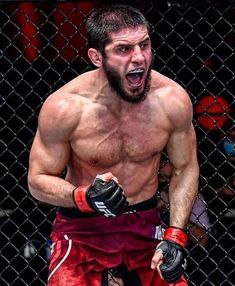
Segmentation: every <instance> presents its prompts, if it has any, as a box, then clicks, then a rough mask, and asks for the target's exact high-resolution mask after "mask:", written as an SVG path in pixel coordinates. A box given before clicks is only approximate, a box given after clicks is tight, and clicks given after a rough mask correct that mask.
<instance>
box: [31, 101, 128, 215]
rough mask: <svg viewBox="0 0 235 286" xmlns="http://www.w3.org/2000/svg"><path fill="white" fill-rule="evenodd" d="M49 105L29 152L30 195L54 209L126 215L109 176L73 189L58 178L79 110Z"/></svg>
mask: <svg viewBox="0 0 235 286" xmlns="http://www.w3.org/2000/svg"><path fill="white" fill-rule="evenodd" d="M48 101H49V102H48ZM48 101H46V102H45V103H44V105H43V108H42V110H41V112H40V116H39V123H38V130H37V133H36V136H35V139H34V142H33V145H32V149H31V152H30V160H29V172H28V186H29V190H30V192H31V194H32V195H33V196H34V197H35V198H36V199H38V200H40V201H42V202H46V203H48V204H51V205H54V206H61V207H75V208H78V209H79V210H80V211H82V212H97V213H99V214H102V215H104V216H107V217H115V216H117V215H119V214H121V213H123V212H125V211H126V209H127V206H128V202H127V200H126V197H125V196H124V192H123V190H122V188H121V186H120V185H119V184H118V181H117V178H116V177H115V176H113V174H112V173H110V172H108V173H105V174H102V175H99V176H96V178H94V179H95V180H94V181H93V182H91V183H90V184H88V185H86V186H74V185H73V184H72V183H70V182H68V181H66V180H64V179H62V178H61V177H60V175H61V173H62V172H63V171H64V169H65V167H66V165H67V163H68V161H69V157H70V152H71V146H70V138H71V136H72V134H73V132H74V130H75V129H76V127H77V126H78V124H79V122H78V121H79V119H78V115H77V114H78V112H79V110H78V107H77V108H76V106H75V108H74V104H72V106H71V104H70V103H68V102H71V100H67V101H66V100H63V99H62V102H59V101H58V100H56V101H55V100H53V99H49V100H48ZM51 101H52V102H51ZM67 104H69V106H67ZM77 176H79V174H77Z"/></svg>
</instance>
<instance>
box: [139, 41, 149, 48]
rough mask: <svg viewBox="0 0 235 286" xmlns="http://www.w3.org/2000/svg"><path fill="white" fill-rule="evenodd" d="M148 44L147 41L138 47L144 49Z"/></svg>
mask: <svg viewBox="0 0 235 286" xmlns="http://www.w3.org/2000/svg"><path fill="white" fill-rule="evenodd" d="M148 46H149V43H147V42H146V43H143V44H142V45H141V46H140V47H141V49H146V48H148Z"/></svg>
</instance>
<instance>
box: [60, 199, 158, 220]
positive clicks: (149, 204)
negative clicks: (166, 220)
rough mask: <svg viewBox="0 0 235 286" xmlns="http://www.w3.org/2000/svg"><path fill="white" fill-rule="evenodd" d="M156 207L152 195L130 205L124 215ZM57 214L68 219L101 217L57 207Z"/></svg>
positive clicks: (96, 214)
mask: <svg viewBox="0 0 235 286" xmlns="http://www.w3.org/2000/svg"><path fill="white" fill-rule="evenodd" d="M156 206H157V197H156V195H154V197H152V198H151V199H149V200H146V201H143V202H140V203H138V204H134V205H130V206H129V207H128V209H127V211H126V213H133V212H139V211H146V210H149V209H152V208H154V207H156ZM57 211H58V213H60V214H61V215H63V216H66V217H69V218H89V217H97V216H102V215H101V214H98V213H95V212H92V213H84V212H81V211H80V210H79V209H75V208H73V209H70V208H63V207H58V208H57Z"/></svg>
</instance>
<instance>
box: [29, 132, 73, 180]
mask: <svg viewBox="0 0 235 286" xmlns="http://www.w3.org/2000/svg"><path fill="white" fill-rule="evenodd" d="M68 158H69V145H68V143H67V142H64V141H62V140H54V141H53V142H51V141H50V140H48V141H47V142H45V140H43V139H42V136H41V135H40V133H39V131H38V132H37V134H36V136H35V139H34V142H33V145H32V148H31V152H30V170H31V171H33V172H36V173H37V175H40V174H48V175H59V174H60V173H61V172H62V171H63V170H64V168H65V166H66V164H67V161H68Z"/></svg>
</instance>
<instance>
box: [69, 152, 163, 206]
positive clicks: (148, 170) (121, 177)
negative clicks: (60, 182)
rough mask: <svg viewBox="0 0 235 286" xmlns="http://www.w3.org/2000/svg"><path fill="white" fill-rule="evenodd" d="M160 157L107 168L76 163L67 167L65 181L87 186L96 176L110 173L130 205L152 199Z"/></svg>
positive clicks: (123, 162)
mask: <svg viewBox="0 0 235 286" xmlns="http://www.w3.org/2000/svg"><path fill="white" fill-rule="evenodd" d="M159 158H160V155H156V156H154V157H152V158H151V159H148V160H144V161H141V162H131V161H127V160H122V161H121V162H119V163H117V164H115V165H113V166H110V167H108V168H105V167H102V168H99V167H98V166H92V165H90V164H86V163H84V162H80V161H79V162H77V164H76V166H74V165H73V168H71V166H68V170H67V171H68V172H67V175H66V180H68V181H70V182H71V183H73V184H74V185H75V186H79V185H89V184H91V183H92V182H93V180H94V178H95V177H96V175H102V174H105V173H109V172H111V173H112V174H113V176H115V177H116V178H117V179H118V183H119V184H120V185H121V187H122V188H123V190H124V194H125V196H126V198H127V200H128V202H129V204H130V205H132V204H136V203H139V202H142V201H145V200H148V199H150V198H152V197H153V196H154V195H155V193H156V191H157V187H158V177H157V170H158V168H159Z"/></svg>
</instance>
